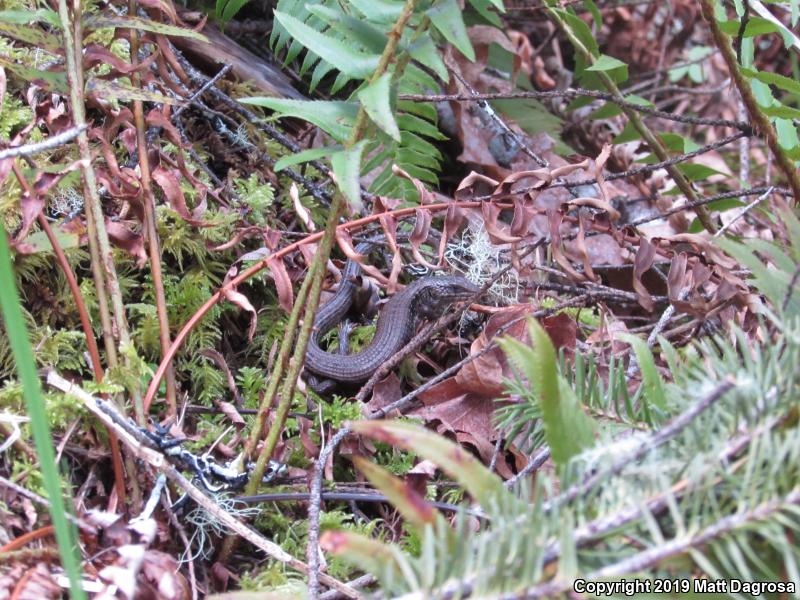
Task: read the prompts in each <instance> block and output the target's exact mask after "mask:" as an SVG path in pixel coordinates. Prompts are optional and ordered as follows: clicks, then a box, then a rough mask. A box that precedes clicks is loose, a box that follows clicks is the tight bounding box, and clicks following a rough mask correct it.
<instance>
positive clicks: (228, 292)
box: [222, 267, 258, 341]
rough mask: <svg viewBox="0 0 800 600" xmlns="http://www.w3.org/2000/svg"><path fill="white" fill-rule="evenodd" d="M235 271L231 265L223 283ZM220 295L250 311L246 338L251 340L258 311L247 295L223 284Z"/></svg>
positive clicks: (232, 275) (230, 277)
mask: <svg viewBox="0 0 800 600" xmlns="http://www.w3.org/2000/svg"><path fill="white" fill-rule="evenodd" d="M236 271H238V269H237V268H236V267H231V268H230V269H229V270H228V273H227V275H226V276H225V283H227V282H228V281H229V280H230V279H232V278H233V277H234V276H235V273H236ZM222 295H223V296H224V297H225V299H226V300H228V301H229V302H232V303H233V304H235V305H236V306H238V307H239V308H241V309H243V310H246V311H247V312H249V313H250V327H249V329H248V331H247V340H248V341H253V336H254V335H255V333H256V325H257V324H258V313H257V312H256V309H255V308H254V307H253V305H252V303H251V302H250V300H248V299H247V296H245V295H244V294H242V293H241V292H237V291H236V290H232V289H230V288H228V287H226V286H225V285H224V284H223V287H222Z"/></svg>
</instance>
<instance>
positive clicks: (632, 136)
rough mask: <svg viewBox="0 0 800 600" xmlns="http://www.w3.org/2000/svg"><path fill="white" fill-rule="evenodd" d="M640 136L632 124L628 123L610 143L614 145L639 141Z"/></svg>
mask: <svg viewBox="0 0 800 600" xmlns="http://www.w3.org/2000/svg"><path fill="white" fill-rule="evenodd" d="M640 139H642V136H641V135H640V134H639V132H638V131H636V127H634V126H633V123H631V122H630V121H628V122H627V123H625V128H624V129H623V130H622V132H621V133H620V134H619V135H618V136H617V137H615V138H614V141H613V142H612V143H614V144H624V143H626V142H633V141H634V140H640Z"/></svg>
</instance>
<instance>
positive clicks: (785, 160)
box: [700, 0, 800, 202]
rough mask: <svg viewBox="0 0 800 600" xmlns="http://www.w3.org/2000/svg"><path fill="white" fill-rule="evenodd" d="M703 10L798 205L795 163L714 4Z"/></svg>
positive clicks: (708, 0) (703, 0)
mask: <svg viewBox="0 0 800 600" xmlns="http://www.w3.org/2000/svg"><path fill="white" fill-rule="evenodd" d="M700 9H701V12H702V13H703V18H704V19H705V21H706V24H707V25H708V28H709V29H710V30H711V35H712V37H713V38H714V42H715V43H716V46H717V48H719V50H720V52H721V53H722V57H723V58H724V59H725V62H726V63H727V65H728V70H729V71H730V73H731V77H733V81H734V82H735V83H736V87H737V88H739V94H741V96H742V101H743V102H744V105H745V107H746V108H747V112H748V114H749V115H750V120H751V121H752V122H753V124H754V126H755V128H756V129H757V130H758V131H760V132H761V134H762V135H763V136H764V138H765V139H766V141H767V146H769V149H770V151H771V153H772V155H773V156H774V157H775V163H776V164H777V165H778V168H779V169H780V170H781V172H782V173H783V176H784V177H786V181H788V182H789V187H790V188H791V189H792V194H793V195H794V198H795V202H798V201H800V175H798V173H797V169H796V168H795V167H794V163H793V162H792V161H791V160H790V159H789V157H788V156H787V155H786V153H785V152H784V151H783V149H782V148H781V146H780V144H779V143H778V136H777V134H776V133H775V129H774V128H773V127H772V124H771V123H770V121H769V118H768V117H767V115H766V114H764V111H763V110H762V109H761V107H760V106H759V105H758V102H757V101H756V99H755V96H754V95H753V90H752V89H751V87H750V84H749V83H748V82H747V80H746V79H745V78H744V75H742V71H741V69H740V68H739V64H738V63H737V62H736V56H735V55H734V53H733V50H732V49H731V43H730V40H729V39H728V36H726V35H725V34H724V33H723V32H722V30H721V29H720V28H719V24H718V23H717V18H716V16H714V2H712V0H700Z"/></svg>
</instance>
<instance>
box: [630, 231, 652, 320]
mask: <svg viewBox="0 0 800 600" xmlns="http://www.w3.org/2000/svg"><path fill="white" fill-rule="evenodd" d="M655 257H656V248H655V246H653V244H651V243H650V242H649V241H647V238H645V237H642V238H641V240H640V241H639V249H638V251H637V252H636V258H635V259H634V261H633V289H634V291H635V292H636V296H637V298H638V301H639V304H640V305H641V306H642V308H644V309H645V310H646V311H647V312H653V308H655V303H654V302H653V297H652V296H651V295H650V292H649V291H648V289H647V287H646V286H645V285H644V283H642V275H644V274H645V273H646V272H647V271H648V270H649V269H650V267H652V266H653V260H654V259H655Z"/></svg>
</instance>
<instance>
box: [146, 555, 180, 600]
mask: <svg viewBox="0 0 800 600" xmlns="http://www.w3.org/2000/svg"><path fill="white" fill-rule="evenodd" d="M138 581H139V586H140V590H139V591H140V592H144V591H145V590H149V592H150V593H151V594H152V597H153V598H158V599H159V600H184V599H185V598H191V597H192V592H191V588H190V587H189V582H188V581H186V578H185V577H184V576H183V575H182V574H181V572H180V568H179V566H178V561H177V560H175V557H173V556H171V555H169V554H167V553H165V552H160V551H158V550H148V551H147V552H145V554H144V559H143V561H142V565H141V568H140V571H139V577H138ZM142 588H144V589H142Z"/></svg>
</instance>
